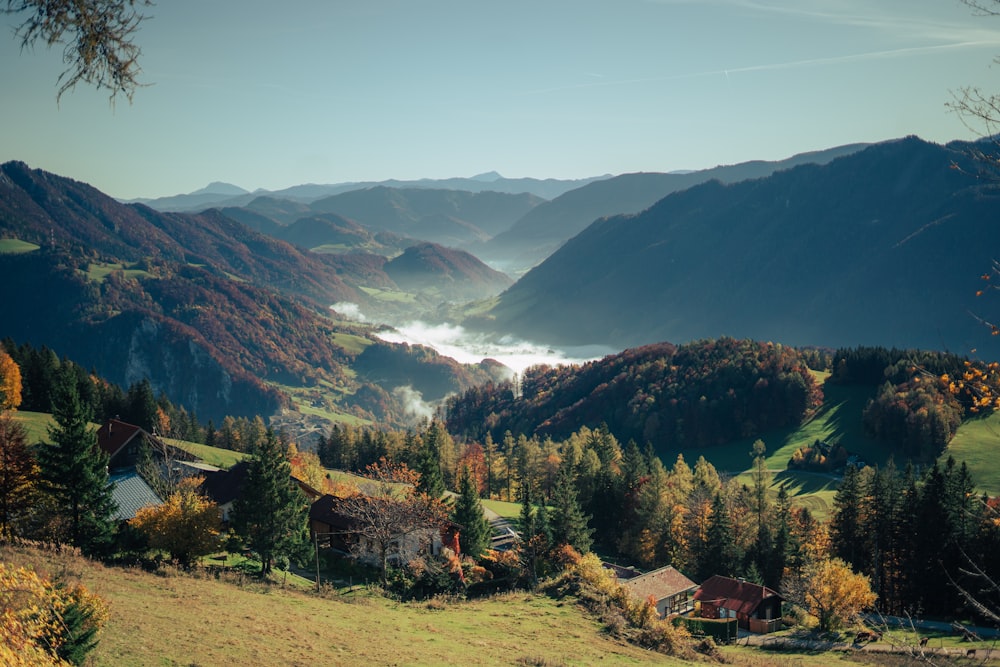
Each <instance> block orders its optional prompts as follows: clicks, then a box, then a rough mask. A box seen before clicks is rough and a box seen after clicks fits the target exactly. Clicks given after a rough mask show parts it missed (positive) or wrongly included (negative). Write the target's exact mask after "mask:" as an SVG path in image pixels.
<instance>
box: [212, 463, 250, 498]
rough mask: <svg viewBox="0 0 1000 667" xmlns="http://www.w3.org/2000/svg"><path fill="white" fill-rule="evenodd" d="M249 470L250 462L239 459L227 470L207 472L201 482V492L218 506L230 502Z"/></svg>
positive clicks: (237, 492)
mask: <svg viewBox="0 0 1000 667" xmlns="http://www.w3.org/2000/svg"><path fill="white" fill-rule="evenodd" d="M249 470H250V462H249V461H240V462H239V463H236V464H235V465H233V467H232V468H230V469H229V470H218V471H215V472H209V473H208V474H206V475H205V481H204V482H202V483H201V492H202V493H204V494H205V495H206V496H208V497H209V498H211V499H212V500H214V501H215V503H216V504H217V505H219V506H222V505H225V504H226V503H231V502H233V501H234V500H236V499H237V498H238V497H239V495H240V491H241V490H242V489H243V484H244V482H246V478H247V472H248V471H249Z"/></svg>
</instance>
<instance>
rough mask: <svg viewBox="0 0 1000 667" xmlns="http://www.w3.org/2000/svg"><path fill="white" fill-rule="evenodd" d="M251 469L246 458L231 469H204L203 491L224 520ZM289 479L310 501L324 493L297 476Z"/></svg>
mask: <svg viewBox="0 0 1000 667" xmlns="http://www.w3.org/2000/svg"><path fill="white" fill-rule="evenodd" d="M249 470H250V462H249V461H246V460H244V461H240V462H239V463H237V464H236V465H234V466H233V467H232V468H230V469H229V470H215V471H210V470H204V472H205V481H204V482H202V484H201V492H202V494H204V495H205V496H206V497H207V498H209V499H210V500H212V501H214V502H215V504H216V505H218V506H219V509H220V510H221V511H222V520H223V522H226V521H229V514H230V512H231V511H232V509H233V502H235V500H236V499H237V498H239V497H240V495H241V494H242V493H243V485H244V484H245V483H246V479H247V473H248V472H249ZM289 481H290V482H291V483H293V484H296V485H298V487H299V489H301V490H302V493H304V494H305V496H306V498H308V499H309V502H310V503H311V502H313V501H315V500H316V499H317V498H319V497H320V496H321V495H322V494H321V493H320V492H319V491H318V490H316V489H314V488H313V487H311V486H309V485H308V484H306V483H305V482H303V481H302V480H300V479H298V478H297V477H294V476H289Z"/></svg>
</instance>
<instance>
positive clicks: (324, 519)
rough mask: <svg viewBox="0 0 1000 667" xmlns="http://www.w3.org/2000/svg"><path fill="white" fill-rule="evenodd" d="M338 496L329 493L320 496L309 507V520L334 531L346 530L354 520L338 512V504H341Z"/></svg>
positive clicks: (341, 500) (341, 499)
mask: <svg viewBox="0 0 1000 667" xmlns="http://www.w3.org/2000/svg"><path fill="white" fill-rule="evenodd" d="M343 500H344V499H343V498H341V497H340V496H334V495H330V494H329V493H327V494H325V495H323V496H321V497H320V498H319V499H318V500H317V501H316V502H314V503H313V504H312V505H310V506H309V519H310V520H312V521H319V522H321V523H325V524H326V525H328V526H330V527H331V528H332V529H335V530H348V529H350V528H351V527H352V526H353V524H354V520H353V519H352V518H350V517H349V516H347V515H346V514H343V513H342V512H341V511H340V503H341V502H343Z"/></svg>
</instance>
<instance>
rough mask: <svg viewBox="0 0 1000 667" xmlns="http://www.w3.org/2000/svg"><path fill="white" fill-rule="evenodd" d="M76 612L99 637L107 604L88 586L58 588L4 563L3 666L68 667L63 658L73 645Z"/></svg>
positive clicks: (0, 602)
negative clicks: (71, 617) (71, 619)
mask: <svg viewBox="0 0 1000 667" xmlns="http://www.w3.org/2000/svg"><path fill="white" fill-rule="evenodd" d="M71 607H75V608H76V610H77V611H78V612H82V617H83V618H85V619H86V620H85V623H84V627H82V628H78V630H83V631H90V630H92V631H94V632H96V631H97V629H99V628H100V627H101V626H103V625H104V624H105V623H106V622H107V619H108V609H107V605H106V604H105V602H104V601H103V600H102V599H101V598H99V597H97V596H96V595H93V594H91V593H90V592H89V591H87V589H85V588H84V587H83V586H72V587H67V586H57V585H55V584H53V583H52V582H51V581H49V580H47V579H45V578H44V577H41V576H39V575H38V574H37V573H35V572H33V571H32V570H28V569H25V568H22V567H13V566H12V565H8V564H6V563H3V562H0V664H3V665H6V666H8V667H39V666H42V665H45V666H49V665H68V664H70V663H69V662H67V661H66V660H64V659H62V658H61V657H60V655H61V654H63V653H64V651H63V649H64V648H65V647H66V644H67V642H68V641H72V638H71V637H68V636H67V633H66V630H67V624H66V622H65V619H66V618H68V617H67V613H68V611H69V610H70V608H71Z"/></svg>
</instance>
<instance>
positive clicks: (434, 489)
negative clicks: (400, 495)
mask: <svg viewBox="0 0 1000 667" xmlns="http://www.w3.org/2000/svg"><path fill="white" fill-rule="evenodd" d="M442 430H443V427H442V426H441V425H440V423H439V422H437V421H433V422H431V425H430V426H429V427H428V428H427V432H426V433H424V436H423V445H422V446H421V447H420V453H419V455H418V458H417V466H416V468H417V472H419V473H420V481H418V482H417V491H420V492H421V493H426V494H427V495H428V496H430V497H431V498H440V497H441V496H443V495H444V492H445V486H444V476H443V475H442V474H441V440H442Z"/></svg>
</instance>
